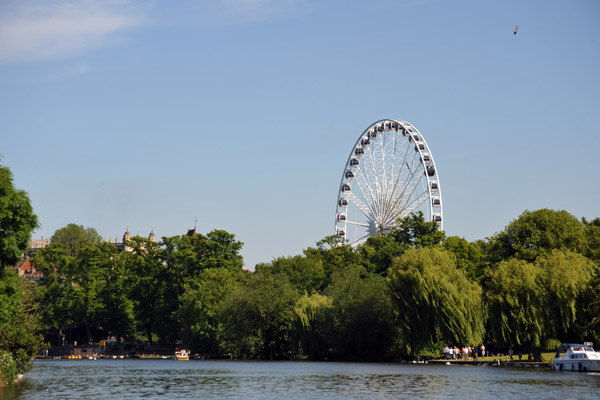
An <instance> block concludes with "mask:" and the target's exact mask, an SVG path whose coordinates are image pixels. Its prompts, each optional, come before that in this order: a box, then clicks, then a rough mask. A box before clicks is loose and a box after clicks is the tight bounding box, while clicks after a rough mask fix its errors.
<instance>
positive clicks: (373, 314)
mask: <svg viewBox="0 0 600 400" xmlns="http://www.w3.org/2000/svg"><path fill="white" fill-rule="evenodd" d="M326 294H327V295H328V296H329V297H331V299H332V308H331V320H332V321H331V324H332V328H331V329H330V330H329V331H328V333H329V335H328V336H329V343H330V346H332V347H333V349H334V352H335V355H336V357H338V358H340V359H347V360H348V359H350V360H382V359H384V358H386V356H389V354H388V352H389V350H390V348H391V347H392V345H393V344H394V342H395V339H396V318H395V313H394V306H393V303H392V298H391V294H390V291H389V288H388V286H387V284H386V281H385V278H383V277H382V276H380V275H377V274H373V273H366V271H365V269H364V268H362V267H355V268H352V269H349V270H346V271H342V272H339V273H336V274H335V276H334V277H333V281H332V283H331V285H330V286H329V288H328V289H327V290H326Z"/></svg>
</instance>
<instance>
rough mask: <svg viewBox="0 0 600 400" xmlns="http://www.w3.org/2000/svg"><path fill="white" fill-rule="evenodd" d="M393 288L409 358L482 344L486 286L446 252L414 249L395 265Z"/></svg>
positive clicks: (390, 280)
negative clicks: (447, 346) (449, 346)
mask: <svg viewBox="0 0 600 400" xmlns="http://www.w3.org/2000/svg"><path fill="white" fill-rule="evenodd" d="M388 284H389V286H390V288H391V291H392V296H393V299H394V300H395V303H396V307H397V312H398V318H399V329H400V332H401V335H402V338H403V340H404V343H406V345H407V352H408V353H409V354H411V355H415V356H416V355H419V354H421V353H422V352H424V351H428V350H429V349H431V350H434V351H435V350H438V349H439V348H440V347H443V345H444V344H458V345H461V344H462V345H477V344H479V343H481V342H482V340H483V334H484V324H483V307H482V297H481V296H482V290H481V287H480V286H479V284H477V283H474V282H471V281H470V280H469V279H468V278H467V276H466V274H465V272H464V271H463V270H460V269H458V268H457V267H456V265H455V263H454V260H453V258H452V257H451V256H450V254H449V253H448V252H447V251H446V250H444V249H442V248H440V247H425V248H421V249H409V250H408V251H407V252H406V253H404V254H403V255H402V256H401V257H398V258H396V259H395V260H394V263H393V266H392V268H390V270H389V271H388Z"/></svg>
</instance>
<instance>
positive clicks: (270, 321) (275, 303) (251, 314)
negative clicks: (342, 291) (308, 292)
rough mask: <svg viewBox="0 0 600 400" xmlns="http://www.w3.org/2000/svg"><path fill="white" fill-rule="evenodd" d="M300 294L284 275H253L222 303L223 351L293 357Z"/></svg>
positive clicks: (237, 354) (235, 355) (272, 357)
mask: <svg viewBox="0 0 600 400" xmlns="http://www.w3.org/2000/svg"><path fill="white" fill-rule="evenodd" d="M298 297H299V296H298V292H297V291H296V290H295V289H294V288H293V287H292V285H291V284H290V283H289V281H288V279H287V277H286V276H285V275H281V274H279V275H274V274H269V273H262V274H253V275H252V276H250V277H249V279H248V281H247V282H246V283H245V285H243V286H242V287H240V288H237V289H234V290H233V291H231V292H229V293H228V294H227V295H226V296H225V298H224V299H223V301H222V303H221V306H220V310H219V320H220V321H221V323H222V324H223V336H222V339H221V346H222V348H223V352H224V353H225V354H228V353H229V354H231V355H232V356H234V357H242V358H260V359H270V360H273V359H289V358H291V357H292V356H293V355H294V354H295V352H296V351H297V350H295V346H294V343H293V340H292V338H293V337H294V305H295V304H296V300H297V299H298Z"/></svg>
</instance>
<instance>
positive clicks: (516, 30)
mask: <svg viewBox="0 0 600 400" xmlns="http://www.w3.org/2000/svg"><path fill="white" fill-rule="evenodd" d="M518 31H519V27H518V26H517V25H515V29H513V35H516V34H517V32H518Z"/></svg>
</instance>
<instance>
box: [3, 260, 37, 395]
mask: <svg viewBox="0 0 600 400" xmlns="http://www.w3.org/2000/svg"><path fill="white" fill-rule="evenodd" d="M33 297H34V288H33V287H31V284H30V283H25V282H23V281H21V279H20V278H19V277H18V276H17V274H15V273H14V272H12V271H6V270H0V357H2V359H3V360H2V361H3V362H5V363H7V365H2V368H0V386H3V385H6V384H10V383H12V382H13V381H14V378H15V376H14V375H15V374H20V373H23V372H26V371H28V370H29V369H31V368H32V366H33V364H32V360H33V356H34V355H35V354H36V353H37V352H38V351H39V350H40V349H41V347H42V345H43V341H42V336H41V335H39V334H38V333H37V331H38V330H39V324H38V321H37V317H36V316H35V314H34V313H33V307H34V301H33V300H34V299H33Z"/></svg>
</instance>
